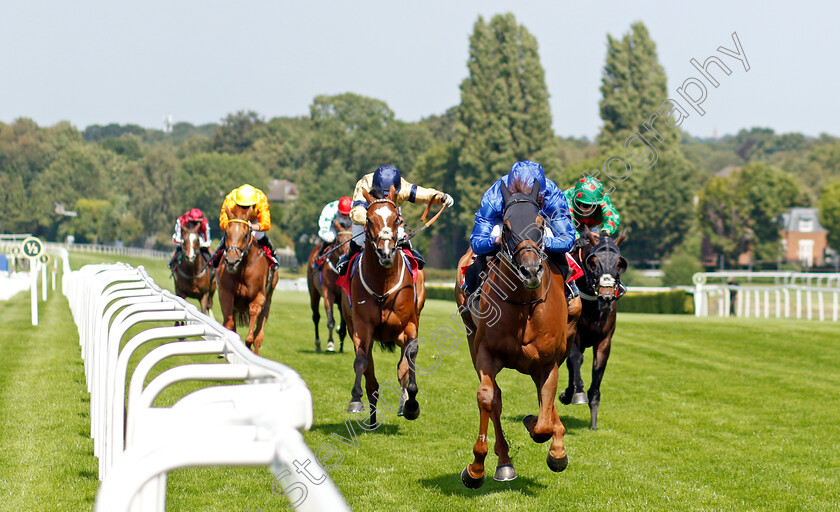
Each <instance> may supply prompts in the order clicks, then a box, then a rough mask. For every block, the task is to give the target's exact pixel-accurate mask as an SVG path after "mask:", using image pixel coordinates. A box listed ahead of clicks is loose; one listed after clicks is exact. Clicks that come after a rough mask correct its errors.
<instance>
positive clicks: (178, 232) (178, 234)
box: [169, 208, 210, 267]
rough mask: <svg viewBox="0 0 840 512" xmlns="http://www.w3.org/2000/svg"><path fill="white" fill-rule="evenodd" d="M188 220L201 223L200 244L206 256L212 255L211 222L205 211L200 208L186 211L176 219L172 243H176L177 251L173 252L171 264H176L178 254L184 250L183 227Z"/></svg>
mask: <svg viewBox="0 0 840 512" xmlns="http://www.w3.org/2000/svg"><path fill="white" fill-rule="evenodd" d="M187 222H195V223H197V224H198V225H199V232H198V245H199V248H200V250H201V252H202V254H203V255H204V256H206V257H207V258H209V257H210V251H209V249H208V248H209V247H210V223H209V222H207V219H206V218H205V217H204V212H202V211H201V210H200V209H198V208H193V209H192V210H190V211H188V212H186V213H184V214H183V215H181V216H180V217H178V219H177V220H176V221H175V233H173V234H172V243H174V244H175V252H174V253H173V254H172V259H170V260H169V266H170V267H172V266H173V265H175V262H176V260H177V258H178V254H179V253H180V252H181V250H182V246H181V244H183V243H184V236H183V228H184V225H185V224H186V223H187Z"/></svg>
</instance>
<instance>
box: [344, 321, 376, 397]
mask: <svg viewBox="0 0 840 512" xmlns="http://www.w3.org/2000/svg"><path fill="white" fill-rule="evenodd" d="M360 323H361V322H360ZM361 327H362V326H361V325H360V326H359V327H357V328H361ZM370 337H371V333H370V332H368V331H367V330H365V331H363V332H359V331H356V332H354V333H353V345H354V347H355V349H356V359H355V360H354V361H353V370H354V371H355V372H356V380H355V381H354V383H353V389H352V390H351V392H350V404H349V405H348V406H347V412H362V411H364V410H365V406H364V404H362V374H363V373H364V372H365V370H367V366H368V353H369V352H370V344H371V341H370Z"/></svg>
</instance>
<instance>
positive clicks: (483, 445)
mask: <svg viewBox="0 0 840 512" xmlns="http://www.w3.org/2000/svg"><path fill="white" fill-rule="evenodd" d="M483 348H484V347H483V346H482V347H481V348H480V349H479V352H478V354H477V355H476V361H475V367H476V371H477V373H478V379H479V381H480V382H481V384H480V385H479V386H478V393H477V401H478V411H479V413H480V414H481V418H480V419H479V423H478V439H477V440H476V442H475V445H474V446H473V455H474V459H473V462H472V464H469V465H467V467H466V468H464V470H463V471H461V482H462V483H463V484H464V485H465V486H467V487H469V488H470V489H478V488H479V487H481V486H482V485H483V484H484V459H485V458H486V457H487V451H488V448H487V426H488V424H489V422H490V418H491V416H492V415H493V405H494V401H495V400H494V399H495V391H496V389H497V388H498V386H496V373H497V372H498V371H499V370H500V369H501V364H499V362H498V361H497V360H496V359H495V358H494V357H493V356H491V355H490V354H489V353H488V352H487V351H486V350H483ZM498 403H499V404H501V397H500V398H499V402H498ZM494 422H495V420H494ZM496 435H497V436H498V432H497V434H496ZM497 444H498V441H497ZM505 444H506V443H505Z"/></svg>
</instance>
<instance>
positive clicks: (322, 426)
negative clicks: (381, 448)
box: [309, 418, 403, 439]
mask: <svg viewBox="0 0 840 512" xmlns="http://www.w3.org/2000/svg"><path fill="white" fill-rule="evenodd" d="M348 419H349V418H348ZM380 421H381V420H380ZM359 423H361V422H359ZM359 423H357V422H356V421H354V420H352V419H350V425H351V428H352V429H353V432H354V433H355V435H357V436H360V435H362V434H380V435H386V436H402V435H403V434H402V432H400V427H399V425H395V424H388V423H382V424H381V425H379V426H378V427H376V428H375V429H373V430H369V429H370V427H368V426H367V425H366V423H362V424H364V425H366V427H367V428H362V426H361V425H359ZM309 430H310V431H311V432H320V433H322V434H325V435H327V436H329V435H331V434H337V435H339V436H341V437H343V438H345V439H349V438H350V437H351V435H352V434H351V433H350V432H349V431H348V430H347V424H346V423H316V424H314V425H312V428H311V429H309Z"/></svg>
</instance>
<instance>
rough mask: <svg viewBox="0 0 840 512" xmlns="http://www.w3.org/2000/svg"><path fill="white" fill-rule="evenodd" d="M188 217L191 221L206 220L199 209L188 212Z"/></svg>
mask: <svg viewBox="0 0 840 512" xmlns="http://www.w3.org/2000/svg"><path fill="white" fill-rule="evenodd" d="M187 217H188V218H189V219H190V220H201V219H203V218H204V213H203V212H202V211H201V210H200V209H198V208H193V209H192V210H190V211H189V212H187Z"/></svg>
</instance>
